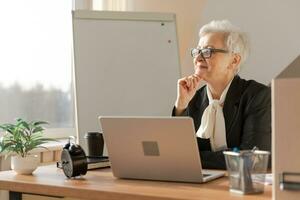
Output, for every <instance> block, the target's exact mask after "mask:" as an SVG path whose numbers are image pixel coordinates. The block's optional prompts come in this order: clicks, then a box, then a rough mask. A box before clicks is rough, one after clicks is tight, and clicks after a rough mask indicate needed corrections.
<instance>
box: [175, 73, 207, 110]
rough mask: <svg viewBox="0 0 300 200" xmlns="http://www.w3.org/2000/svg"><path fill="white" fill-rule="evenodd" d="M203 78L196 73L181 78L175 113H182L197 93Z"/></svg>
mask: <svg viewBox="0 0 300 200" xmlns="http://www.w3.org/2000/svg"><path fill="white" fill-rule="evenodd" d="M201 80H202V78H201V77H199V76H198V75H196V74H193V75H191V76H187V77H184V78H182V79H179V80H178V82H177V99H176V102H175V108H176V110H175V115H180V114H181V113H182V112H183V111H184V110H185V109H186V108H187V106H188V104H189V102H190V101H191V99H192V98H193V97H194V95H195V94H196V91H197V89H198V87H199V85H200V82H201Z"/></svg>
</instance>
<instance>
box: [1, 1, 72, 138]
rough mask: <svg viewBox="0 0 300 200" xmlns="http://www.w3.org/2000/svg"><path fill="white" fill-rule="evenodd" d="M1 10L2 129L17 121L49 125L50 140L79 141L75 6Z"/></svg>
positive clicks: (4, 4)
mask: <svg viewBox="0 0 300 200" xmlns="http://www.w3.org/2000/svg"><path fill="white" fill-rule="evenodd" d="M0 5H1V12H0V25H1V32H0V44H1V45H0V55H1V59H0V123H1V124H2V123H6V122H13V121H14V120H15V118H18V117H22V118H25V119H28V120H45V121H48V122H49V123H50V125H49V127H48V128H49V129H48V130H49V131H48V133H47V134H51V136H53V137H65V136H67V135H75V129H74V102H73V91H72V89H73V87H72V86H71V85H72V84H71V80H72V78H71V77H72V73H71V69H72V68H71V61H72V59H71V52H72V16H71V10H72V1H71V0H26V1H24V0H7V1H1V2H0ZM48 136H49V135H48Z"/></svg>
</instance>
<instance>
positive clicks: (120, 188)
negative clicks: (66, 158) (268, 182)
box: [0, 166, 272, 200]
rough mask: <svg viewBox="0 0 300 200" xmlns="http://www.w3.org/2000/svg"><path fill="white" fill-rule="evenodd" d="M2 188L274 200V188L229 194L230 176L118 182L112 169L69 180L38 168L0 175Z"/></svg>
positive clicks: (162, 198) (119, 196)
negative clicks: (205, 179) (206, 179)
mask: <svg viewBox="0 0 300 200" xmlns="http://www.w3.org/2000/svg"><path fill="white" fill-rule="evenodd" d="M0 189H2V190H9V191H14V193H13V194H15V195H16V194H19V193H15V192H20V193H31V194H42V195H52V196H60V197H73V198H78V199H87V200H96V199H105V200H129V199H133V200H135V199H141V200H150V199H151V200H167V199H168V200H170V199H173V200H175V199H181V200H182V199H185V200H196V199H197V200H213V199H217V200H221V199H222V200H227V199H230V200H235V199H239V200H241V199H246V200H267V199H268V200H271V196H272V192H271V186H266V188H265V193H264V194H259V195H245V196H243V195H238V194H234V193H231V192H229V188H228V177H223V178H220V179H217V180H214V181H211V182H209V183H204V184H188V183H174V182H159V181H141V180H125V179H116V178H114V177H113V176H112V173H111V169H109V168H107V169H101V170H94V171H88V173H87V175H85V176H83V177H82V178H79V179H67V178H66V177H65V176H64V174H63V172H62V170H60V169H56V167H55V166H43V167H39V168H38V169H37V170H36V171H35V172H34V174H33V175H32V176H31V175H30V176H28V175H16V174H15V173H14V172H13V171H2V172H0Z"/></svg>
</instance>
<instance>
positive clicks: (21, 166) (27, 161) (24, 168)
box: [11, 155, 39, 174]
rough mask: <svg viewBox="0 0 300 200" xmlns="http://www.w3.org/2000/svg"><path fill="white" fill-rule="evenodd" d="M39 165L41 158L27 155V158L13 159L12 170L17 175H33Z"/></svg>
mask: <svg viewBox="0 0 300 200" xmlns="http://www.w3.org/2000/svg"><path fill="white" fill-rule="evenodd" d="M38 165H39V158H38V156H37V155H27V156H26V157H25V158H23V157H21V156H12V157H11V168H12V169H13V170H14V171H15V172H16V173H17V174H32V172H33V171H34V170H35V169H36V168H37V167H38Z"/></svg>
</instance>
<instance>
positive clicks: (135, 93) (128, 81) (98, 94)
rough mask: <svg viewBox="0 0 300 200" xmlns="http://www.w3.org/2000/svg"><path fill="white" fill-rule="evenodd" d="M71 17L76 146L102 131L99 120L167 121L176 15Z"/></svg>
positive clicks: (174, 76)
mask: <svg viewBox="0 0 300 200" xmlns="http://www.w3.org/2000/svg"><path fill="white" fill-rule="evenodd" d="M72 14H73V15H72V19H73V49H74V85H75V113H76V116H75V119H76V123H75V124H76V130H77V135H78V139H79V140H78V142H79V144H80V145H82V146H83V147H84V148H85V141H84V138H83V137H84V134H85V133H86V132H88V131H101V127H100V123H99V121H98V116H107V115H109V116H169V115H170V114H171V110H172V108H173V105H174V102H175V99H176V84H177V80H178V78H179V77H180V65H179V55H178V43H177V33H176V18H175V14H167V13H142V12H114V11H87V10H85V11H82V10H81V11H73V13H72ZM85 149H86V148H85Z"/></svg>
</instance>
